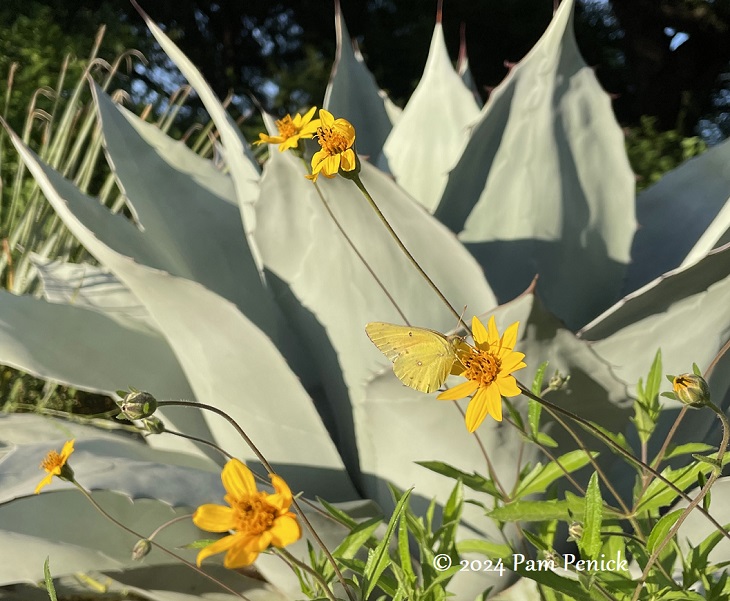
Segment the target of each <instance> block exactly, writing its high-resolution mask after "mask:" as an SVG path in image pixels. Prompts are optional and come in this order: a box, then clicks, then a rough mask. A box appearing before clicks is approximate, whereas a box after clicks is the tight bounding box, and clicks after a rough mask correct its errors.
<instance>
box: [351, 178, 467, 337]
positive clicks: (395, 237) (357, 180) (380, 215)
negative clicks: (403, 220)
mask: <svg viewBox="0 0 730 601" xmlns="http://www.w3.org/2000/svg"><path fill="white" fill-rule="evenodd" d="M352 181H353V183H354V184H355V185H356V186H357V187H358V189H359V190H360V192H362V194H363V196H364V197H365V199H366V200H367V201H368V203H370V206H371V207H372V209H373V211H375V214H376V215H377V216H378V218H379V219H380V221H381V222H382V223H383V225H384V226H385V229H387V230H388V233H389V234H390V235H391V237H392V238H393V240H395V243H396V244H397V245H398V248H400V249H401V251H402V252H403V254H404V255H405V256H406V257H407V258H408V260H409V261H410V262H411V264H412V265H413V267H414V268H415V269H416V271H417V272H418V273H419V274H420V275H421V277H422V278H423V279H424V280H426V283H427V284H428V285H429V286H430V287H431V288H432V290H433V291H434V292H435V293H436V295H437V296H438V297H439V298H440V299H441V302H443V303H444V305H446V307H448V309H449V311H451V313H452V314H453V315H454V316H455V317H456V319H457V323H463V324H464V327H465V328H466V329H467V331H468V332H469V334H471V329H470V328H469V325H468V324H467V323H465V322H464V321H462V318H461V314H460V313H459V312H458V311H457V310H456V309H454V307H453V306H452V305H451V303H450V302H449V301H448V299H447V298H446V297H445V296H444V294H443V292H441V290H439V287H438V286H437V285H436V284H434V282H433V280H432V279H431V278H430V277H428V274H426V272H425V271H423V269H422V268H421V266H420V265H419V264H418V261H416V259H415V258H414V257H413V255H412V254H411V253H410V252H409V251H408V249H407V248H406V246H405V244H403V242H402V241H401V239H400V238H399V237H398V234H396V233H395V230H394V229H393V228H392V227H391V226H390V223H388V220H387V219H386V218H385V215H383V213H382V211H381V210H380V209H379V208H378V205H377V204H376V202H375V200H374V199H373V197H372V196H371V195H370V192H368V190H367V188H366V187H365V184H363V183H362V180H361V179H360V176H359V175H356V176H354V177H353V178H352Z"/></svg>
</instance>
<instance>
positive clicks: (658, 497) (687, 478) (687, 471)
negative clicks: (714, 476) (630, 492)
mask: <svg viewBox="0 0 730 601" xmlns="http://www.w3.org/2000/svg"><path fill="white" fill-rule="evenodd" d="M728 455H730V454H727V453H726V454H725V456H724V457H723V460H722V463H723V465H726V464H727V463H728V461H730V456H728ZM714 469H715V466H714V465H713V464H711V463H704V462H701V461H700V462H697V463H694V464H692V465H689V466H686V467H683V468H681V469H676V470H675V469H672V468H669V467H668V468H666V469H664V470H662V472H661V474H662V476H664V477H665V478H666V479H667V480H669V481H670V482H671V483H672V484H674V485H675V486H676V487H677V488H679V490H685V489H687V488H688V487H689V486H691V485H692V484H694V483H695V481H696V480H697V475H698V474H699V473H700V472H702V473H703V474H709V473H710V472H712V471H713V470H714ZM678 496H679V495H678V494H677V493H676V492H675V491H674V490H673V489H671V488H669V486H668V485H666V484H665V483H664V482H662V481H661V480H658V479H655V480H653V481H652V483H651V484H650V485H649V486H648V487H647V489H646V492H645V493H644V495H643V497H642V498H641V499H640V500H639V503H638V504H637V506H636V511H637V513H640V512H643V511H649V512H651V511H656V510H658V509H661V508H662V507H666V506H668V505H670V504H671V503H672V502H673V501H674V500H675V499H676V498H677V497H678Z"/></svg>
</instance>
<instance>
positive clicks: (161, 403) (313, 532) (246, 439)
mask: <svg viewBox="0 0 730 601" xmlns="http://www.w3.org/2000/svg"><path fill="white" fill-rule="evenodd" d="M157 407H158V408H159V407H195V408H196V409H205V410H206V411H211V412H212V413H215V414H216V415H220V416H221V417H222V418H224V419H225V420H226V421H227V422H228V423H229V424H231V425H232V426H233V427H234V428H235V430H236V432H238V434H239V436H240V437H241V438H243V440H244V442H245V443H246V444H247V445H248V447H249V448H250V449H251V450H252V451H253V452H254V455H256V457H257V458H258V460H259V461H260V462H261V465H263V466H264V469H266V471H267V472H269V474H275V473H276V472H275V471H274V468H273V467H272V465H271V464H270V463H269V462H268V461H267V459H266V457H264V456H263V454H262V453H261V451H259V449H258V447H257V446H256V445H255V444H254V443H253V441H252V440H251V439H250V438H249V437H248V435H247V434H246V432H244V431H243V428H241V426H239V425H238V422H236V420H235V419H233V418H232V417H231V416H230V415H228V414H227V413H226V412H225V411H223V410H221V409H218V407H214V406H213V405H207V404H205V403H193V402H192V401H158V403H157ZM292 505H293V506H294V508H295V509H296V510H297V513H298V514H299V518H300V519H301V520H302V522H303V523H304V526H305V527H306V528H307V530H308V531H309V534H311V536H312V538H313V539H314V540H315V542H316V543H317V545H319V548H320V549H322V552H323V553H324V554H325V556H326V557H327V561H329V563H330V565H331V566H332V569H333V570H334V571H335V574H336V575H337V579H338V580H339V581H340V584H342V588H343V589H345V592H346V593H347V596H348V597H349V599H350V601H355V597H353V595H352V591H351V590H350V587H349V586H347V582H346V581H345V577H344V576H343V575H342V572H341V571H340V568H339V566H338V565H337V561H335V558H334V557H333V556H332V553H330V551H329V549H328V548H327V546H326V545H325V544H324V541H323V540H322V539H321V538H320V536H319V534H317V531H316V530H315V529H314V526H312V523H311V522H310V521H309V520H308V519H307V516H306V515H304V511H303V510H302V508H301V506H300V505H299V503H298V502H297V499H296V497H294V498H292Z"/></svg>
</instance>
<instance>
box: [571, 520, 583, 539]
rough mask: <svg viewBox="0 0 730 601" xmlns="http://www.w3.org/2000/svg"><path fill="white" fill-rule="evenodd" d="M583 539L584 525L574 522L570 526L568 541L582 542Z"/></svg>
mask: <svg viewBox="0 0 730 601" xmlns="http://www.w3.org/2000/svg"><path fill="white" fill-rule="evenodd" d="M582 537H583V524H581V523H580V522H573V523H572V524H571V525H570V526H568V540H576V541H577V540H580V539H581V538H582Z"/></svg>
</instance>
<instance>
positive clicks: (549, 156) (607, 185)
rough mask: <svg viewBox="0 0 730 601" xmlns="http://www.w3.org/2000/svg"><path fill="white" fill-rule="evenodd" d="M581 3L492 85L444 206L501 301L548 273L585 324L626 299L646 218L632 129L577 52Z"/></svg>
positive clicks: (558, 303)
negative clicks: (627, 146)
mask: <svg viewBox="0 0 730 601" xmlns="http://www.w3.org/2000/svg"><path fill="white" fill-rule="evenodd" d="M573 8H574V3H573V2H572V1H564V2H561V4H560V6H559V8H558V10H557V12H556V13H555V16H554V18H553V21H552V23H551V24H550V26H549V27H548V29H547V31H546V32H545V34H544V35H543V36H542V38H541V39H540V40H539V41H538V42H537V44H536V45H535V47H534V48H533V49H532V50H531V51H530V52H529V53H528V54H527V56H526V57H525V58H524V59H522V61H520V63H518V64H517V65H516V66H515V67H514V68H513V69H512V70H511V72H510V73H509V74H508V75H507V77H506V78H505V80H504V81H503V82H502V83H501V84H500V85H499V86H498V87H497V88H496V89H495V90H494V91H493V92H492V95H491V97H490V99H489V101H488V102H487V104H486V106H485V107H484V109H483V110H482V114H481V118H480V119H479V121H478V122H477V124H476V125H475V126H474V128H473V129H472V133H471V138H470V139H469V143H468V145H467V147H466V149H465V150H464V152H463V154H462V155H461V159H460V160H459V163H458V164H457V165H456V167H455V168H454V169H453V171H451V173H450V174H449V182H448V185H447V186H446V189H445V190H444V193H443V198H442V199H441V202H440V204H439V206H438V209H437V210H436V212H435V215H436V217H437V218H438V219H440V220H441V221H442V222H443V223H444V224H446V225H447V226H448V227H449V228H451V229H452V230H453V231H454V232H459V239H460V240H462V241H463V242H464V243H465V244H466V246H467V248H469V250H470V251H471V252H472V253H473V254H474V256H475V257H476V258H477V260H478V261H479V262H480V264H482V266H483V267H484V270H485V272H486V273H487V274H488V277H489V282H490V284H491V285H492V287H493V288H494V290H495V293H496V294H497V298H498V299H499V300H500V302H505V301H507V300H510V299H512V298H514V297H515V296H516V295H517V294H519V293H520V292H521V291H522V290H524V289H525V288H526V287H527V285H528V284H529V282H530V281H531V280H532V279H533V277H534V276H535V274H539V276H540V279H539V283H538V287H539V290H540V296H541V298H543V299H544V301H545V304H546V306H547V308H548V309H549V310H550V311H551V312H553V313H554V314H555V315H557V316H558V317H560V318H561V319H563V320H564V321H565V322H566V323H567V325H568V326H569V327H570V328H573V329H575V328H578V327H580V326H581V325H583V324H585V323H586V322H587V321H588V320H590V319H591V318H593V317H595V316H596V315H598V314H599V313H600V312H601V311H603V310H605V309H606V308H607V307H609V306H610V305H611V304H612V303H613V302H614V301H615V300H618V298H619V291H620V289H621V283H622V278H623V275H624V273H625V270H626V263H627V262H628V260H629V249H630V246H631V239H632V237H633V233H634V230H635V229H636V222H635V219H634V176H633V173H632V171H631V168H630V166H629V163H628V159H627V158H626V152H625V150H624V136H623V132H622V131H621V129H620V127H619V126H618V124H617V123H616V120H615V117H614V115H613V111H612V109H611V103H610V100H609V97H608V96H607V95H606V94H605V93H604V92H603V90H602V89H601V87H600V85H599V83H598V81H597V80H596V77H595V75H594V73H593V70H592V69H591V68H589V67H588V66H587V65H586V64H585V62H584V61H583V59H582V58H581V56H580V53H579V52H578V48H577V45H576V42H575V37H574V34H573ZM394 132H395V129H394ZM421 175H423V174H421Z"/></svg>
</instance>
